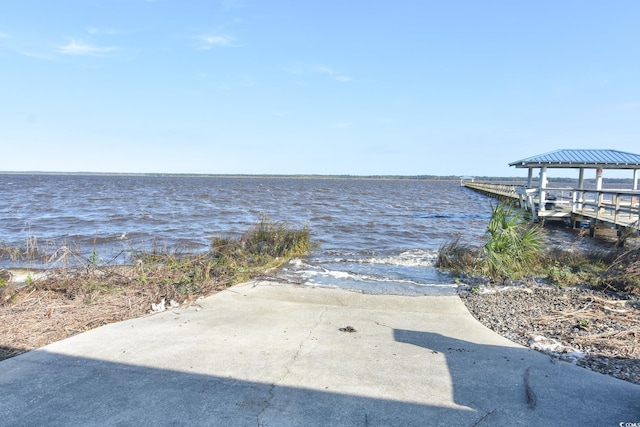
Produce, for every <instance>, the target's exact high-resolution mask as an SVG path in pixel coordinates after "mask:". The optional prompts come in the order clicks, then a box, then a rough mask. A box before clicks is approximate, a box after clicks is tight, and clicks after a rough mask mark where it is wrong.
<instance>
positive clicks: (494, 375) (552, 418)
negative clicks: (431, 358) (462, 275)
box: [394, 329, 640, 426]
mask: <svg viewBox="0 0 640 427" xmlns="http://www.w3.org/2000/svg"><path fill="white" fill-rule="evenodd" d="M394 338H395V340H396V341H398V342H403V343H407V344H412V345H415V346H418V347H421V348H425V349H427V350H428V351H430V352H438V353H441V354H443V355H445V357H446V359H447V366H448V370H449V374H450V375H451V383H452V384H453V399H454V402H455V403H456V404H458V405H463V406H467V407H471V408H474V409H476V410H477V411H478V416H479V418H478V419H479V420H482V422H485V421H486V422H487V425H495V424H496V423H498V424H500V425H503V423H504V425H509V422H511V423H512V424H511V425H520V424H522V425H590V426H604V425H618V424H619V423H620V422H625V420H626V422H629V419H635V420H640V387H638V386H636V385H633V384H631V383H627V382H624V381H622V380H617V379H615V378H611V377H607V376H605V375H601V374H598V373H595V372H592V371H588V370H586V369H584V368H580V367H577V366H575V365H571V364H569V363H566V362H560V361H555V359H551V358H548V359H547V360H545V356H543V355H541V354H540V353H538V352H536V351H534V350H530V349H527V348H523V347H519V346H513V347H505V346H491V345H484V344H482V345H479V344H475V343H473V342H469V341H464V340H459V339H455V338H451V337H448V336H444V335H441V334H438V333H433V332H423V331H412V330H403V329H394ZM482 414H485V415H484V417H485V418H482ZM634 422H635V421H634Z"/></svg>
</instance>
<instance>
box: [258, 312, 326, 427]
mask: <svg viewBox="0 0 640 427" xmlns="http://www.w3.org/2000/svg"><path fill="white" fill-rule="evenodd" d="M328 310H329V307H325V309H324V310H323V311H322V312H321V313H320V316H318V320H317V321H316V323H315V325H313V327H312V328H311V329H310V330H309V333H308V334H307V336H306V337H305V338H304V339H303V340H302V342H301V343H300V345H299V346H298V350H296V353H295V354H294V355H293V357H292V358H291V361H289V363H287V364H286V365H285V372H284V374H283V375H282V376H281V377H280V378H278V379H277V380H276V381H274V382H273V383H272V384H271V386H270V387H269V391H268V394H269V397H268V398H267V399H266V400H265V405H264V408H262V410H261V411H260V413H258V414H257V415H256V425H257V426H261V427H262V426H266V424H265V423H264V422H262V421H260V417H261V416H262V415H263V414H264V412H265V411H266V410H267V409H268V408H269V407H270V406H271V401H272V400H273V399H274V397H275V394H274V390H275V388H276V386H277V385H278V384H280V383H281V382H282V381H284V380H285V379H286V378H287V377H288V376H289V374H290V373H291V370H290V369H289V367H290V366H292V365H293V364H294V363H296V360H298V356H300V352H301V351H302V347H304V345H305V344H306V343H307V341H309V338H310V337H311V335H313V332H314V331H315V330H316V329H317V328H318V326H320V323H321V322H322V318H323V317H324V315H325V313H326V312H327V311H328Z"/></svg>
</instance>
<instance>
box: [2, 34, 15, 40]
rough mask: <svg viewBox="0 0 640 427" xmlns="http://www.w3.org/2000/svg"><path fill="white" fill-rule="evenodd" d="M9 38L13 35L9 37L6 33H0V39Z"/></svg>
mask: <svg viewBox="0 0 640 427" xmlns="http://www.w3.org/2000/svg"><path fill="white" fill-rule="evenodd" d="M11 38H13V37H11V36H10V35H9V34H7V33H0V39H11Z"/></svg>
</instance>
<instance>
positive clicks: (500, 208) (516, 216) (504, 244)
mask: <svg viewBox="0 0 640 427" xmlns="http://www.w3.org/2000/svg"><path fill="white" fill-rule="evenodd" d="M487 234H488V235H489V240H488V241H487V242H486V243H485V245H484V246H483V248H482V253H483V255H484V259H485V262H486V266H487V273H488V274H489V276H490V277H491V278H493V279H494V280H495V279H500V280H501V281H502V282H503V283H504V282H505V281H506V280H507V279H516V278H519V277H522V275H523V274H524V273H526V272H528V271H530V270H531V269H532V268H533V267H534V266H535V265H536V263H537V261H538V260H539V259H540V256H541V255H542V242H543V239H544V236H543V232H542V229H541V228H540V227H538V226H536V225H531V224H528V223H527V221H526V220H525V218H524V214H523V212H522V211H521V210H519V209H516V208H514V207H513V206H511V205H510V204H508V203H505V202H500V203H499V204H497V205H496V206H494V207H493V208H492V210H491V219H490V220H489V225H488V226H487Z"/></svg>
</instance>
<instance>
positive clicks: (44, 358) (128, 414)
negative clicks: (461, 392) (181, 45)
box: [0, 350, 477, 427]
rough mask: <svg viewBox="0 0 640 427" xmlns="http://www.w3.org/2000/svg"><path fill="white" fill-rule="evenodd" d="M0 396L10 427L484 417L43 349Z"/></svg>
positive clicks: (435, 421) (1, 378) (4, 373)
mask: <svg viewBox="0 0 640 427" xmlns="http://www.w3.org/2000/svg"><path fill="white" fill-rule="evenodd" d="M17 359H23V360H20V361H19V362H20V363H16V364H15V365H14V366H12V363H11V362H17V361H18V360H17ZM229 363H233V361H229ZM0 390H2V398H1V399H0V414H2V420H1V421H0V424H2V425H11V426H34V425H47V426H71V425H76V426H80V425H82V426H98V425H99V426H114V425H123V426H124V425H137V426H144V425H154V426H167V425H168V426H174V425H175V426H178V425H189V426H194V425H198V426H200V425H202V426H265V427H266V426H311V425H321V426H390V425H405V426H423V425H447V426H451V425H456V426H458V425H471V424H472V423H473V421H474V419H476V418H477V414H476V413H475V412H474V411H469V410H467V411H465V410H459V409H452V408H444V407H434V406H428V405H419V404H413V403H407V402H401V401H393V400H384V399H376V398H370V397H366V396H353V395H345V394H340V393H333V392H331V391H319V390H313V389H305V388H297V387H287V386H278V385H273V384H264V383H258V382H251V381H243V380H235V379H233V378H222V377H217V376H210V375H201V374H192V373H185V372H177V371H171V370H162V369H154V368H148V367H140V366H132V365H126V364H119V363H111V362H105V361H99V360H92V359H86V358H76V357H69V356H65V355H59V354H54V353H47V352H46V351H42V350H37V351H34V352H31V353H29V354H25V355H23V356H19V357H18V358H14V359H12V360H7V361H5V362H3V363H0Z"/></svg>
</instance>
